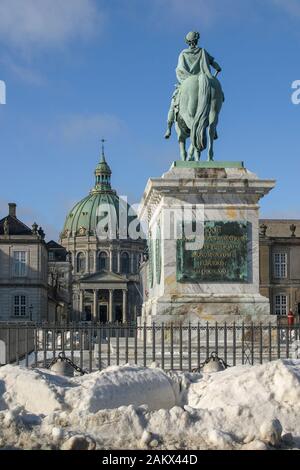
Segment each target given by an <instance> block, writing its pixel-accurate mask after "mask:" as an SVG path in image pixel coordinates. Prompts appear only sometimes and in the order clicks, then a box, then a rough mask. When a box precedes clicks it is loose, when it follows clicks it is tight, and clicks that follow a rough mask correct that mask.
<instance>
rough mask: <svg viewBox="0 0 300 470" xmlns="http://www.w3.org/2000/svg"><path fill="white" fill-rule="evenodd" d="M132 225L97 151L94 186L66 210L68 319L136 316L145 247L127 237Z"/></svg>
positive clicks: (121, 319) (63, 235) (104, 319)
mask: <svg viewBox="0 0 300 470" xmlns="http://www.w3.org/2000/svg"><path fill="white" fill-rule="evenodd" d="M135 222H137V216H136V215H135V214H133V215H132V214H131V212H130V207H129V205H128V204H127V203H125V202H124V201H123V200H122V199H120V198H119V196H118V194H117V193H116V191H115V190H114V189H112V187H111V169H110V167H109V165H108V164H107V162H106V159H105V155H104V149H103V147H102V155H101V159H100V162H99V163H98V165H97V166H96V169H95V185H94V187H93V188H92V189H91V191H90V193H89V194H88V195H87V196H86V197H84V198H83V199H82V200H81V201H79V202H78V203H77V204H75V206H74V207H73V208H72V209H71V211H70V212H69V214H68V215H67V217H66V220H65V224H64V228H63V231H62V233H61V245H62V246H63V247H64V248H65V249H66V251H67V252H68V253H70V256H71V260H72V266H73V273H72V274H73V276H72V277H73V281H72V297H73V299H72V314H71V319H72V320H74V321H91V320H92V321H100V322H103V323H105V322H129V321H134V320H135V319H136V317H137V316H138V315H139V314H140V311H141V306H142V301H143V299H142V294H141V291H140V276H139V265H140V259H141V257H142V254H143V251H144V247H145V242H144V240H143V239H141V238H139V239H137V240H133V239H131V238H130V237H129V235H128V226H129V224H130V223H133V224H134V223H135ZM101 228H102V231H101V234H102V235H101V236H99V230H100V229H101ZM105 234H106V236H105Z"/></svg>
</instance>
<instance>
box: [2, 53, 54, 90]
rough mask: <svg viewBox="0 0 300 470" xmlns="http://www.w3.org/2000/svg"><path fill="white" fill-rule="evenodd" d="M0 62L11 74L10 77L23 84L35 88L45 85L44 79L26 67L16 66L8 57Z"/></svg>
mask: <svg viewBox="0 0 300 470" xmlns="http://www.w3.org/2000/svg"><path fill="white" fill-rule="evenodd" d="M0 62H2V64H3V65H4V66H5V67H6V68H7V69H8V70H9V71H10V72H11V73H12V75H14V76H15V77H16V78H17V79H18V80H21V81H22V82H24V83H27V84H29V85H35V86H41V85H44V84H45V83H46V79H45V78H44V77H42V75H41V74H39V73H38V72H37V71H35V70H34V69H33V68H30V67H29V66H28V65H22V64H18V63H17V62H14V61H13V60H12V59H11V58H10V57H6V58H3V59H2V60H1V61H0Z"/></svg>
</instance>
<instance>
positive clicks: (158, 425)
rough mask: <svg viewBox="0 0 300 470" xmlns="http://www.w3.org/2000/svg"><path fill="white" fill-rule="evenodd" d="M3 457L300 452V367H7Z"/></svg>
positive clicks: (1, 379)
mask: <svg viewBox="0 0 300 470" xmlns="http://www.w3.org/2000/svg"><path fill="white" fill-rule="evenodd" d="M0 447H1V448H4V449H13V448H18V449H20V448H24V449H40V448H42V449H72V448H77V449H94V448H97V449H141V448H146V449H149V448H155V449H168V450H171V449H262V450H263V449H268V448H289V449H291V448H297V449H298V448H300V360H278V361H273V362H270V363H267V364H264V365H258V366H237V367H232V368H229V369H227V370H225V371H222V372H217V373H213V374H204V373H203V374H184V373H175V372H170V373H166V372H164V371H163V370H161V369H159V368H155V367H153V368H143V367H139V366H133V365H126V366H122V367H117V366H113V367H110V368H107V369H105V370H103V371H101V372H94V373H92V374H88V375H84V376H82V377H79V376H77V377H74V378H66V377H61V376H58V375H56V374H54V373H53V372H50V371H49V370H45V369H31V370H30V369H25V368H23V367H19V366H11V365H7V366H4V367H1V368H0Z"/></svg>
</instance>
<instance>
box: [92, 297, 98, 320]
mask: <svg viewBox="0 0 300 470" xmlns="http://www.w3.org/2000/svg"><path fill="white" fill-rule="evenodd" d="M97 320H98V289H94V298H93V321H97Z"/></svg>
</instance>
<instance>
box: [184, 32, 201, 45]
mask: <svg viewBox="0 0 300 470" xmlns="http://www.w3.org/2000/svg"><path fill="white" fill-rule="evenodd" d="M199 38H200V34H199V33H197V32H196V31H190V32H189V33H188V34H187V35H186V36H185V42H186V43H187V44H188V45H189V46H194V47H195V46H197V43H198V41H199Z"/></svg>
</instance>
